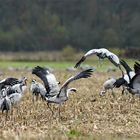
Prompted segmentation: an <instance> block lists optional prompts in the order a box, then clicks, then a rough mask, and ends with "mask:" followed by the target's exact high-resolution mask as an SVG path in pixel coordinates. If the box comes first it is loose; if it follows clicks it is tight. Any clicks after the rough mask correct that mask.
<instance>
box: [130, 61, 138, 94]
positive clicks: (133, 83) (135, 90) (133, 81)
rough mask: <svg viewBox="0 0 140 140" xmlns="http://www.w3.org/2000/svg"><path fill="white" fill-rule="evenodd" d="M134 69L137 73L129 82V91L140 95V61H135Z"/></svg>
mask: <svg viewBox="0 0 140 140" xmlns="http://www.w3.org/2000/svg"><path fill="white" fill-rule="evenodd" d="M134 70H135V73H136V74H135V76H134V77H133V78H132V79H131V80H130V83H129V84H128V91H129V92H130V93H131V94H133V95H139V96H140V64H139V63H137V62H135V64H134Z"/></svg>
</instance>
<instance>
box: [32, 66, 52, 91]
mask: <svg viewBox="0 0 140 140" xmlns="http://www.w3.org/2000/svg"><path fill="white" fill-rule="evenodd" d="M32 74H35V75H36V76H38V77H39V78H40V79H41V80H42V81H43V83H44V85H45V88H46V91H47V92H48V93H49V92H50V87H49V82H48V79H47V75H48V74H49V71H48V69H45V68H42V67H40V66H37V67H35V68H34V69H33V70H32Z"/></svg>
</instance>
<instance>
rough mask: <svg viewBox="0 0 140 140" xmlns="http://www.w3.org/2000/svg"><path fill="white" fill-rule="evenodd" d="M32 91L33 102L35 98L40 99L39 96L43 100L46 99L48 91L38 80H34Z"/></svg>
mask: <svg viewBox="0 0 140 140" xmlns="http://www.w3.org/2000/svg"><path fill="white" fill-rule="evenodd" d="M30 90H31V92H32V96H33V102H34V97H35V96H36V100H37V99H38V96H39V95H40V96H41V97H42V99H45V95H46V89H45V87H44V86H43V85H42V84H41V83H39V82H37V81H36V80H32V82H31V87H30Z"/></svg>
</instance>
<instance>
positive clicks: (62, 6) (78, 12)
mask: <svg viewBox="0 0 140 140" xmlns="http://www.w3.org/2000/svg"><path fill="white" fill-rule="evenodd" d="M139 35H140V1H139V0H24V1H19V0H4V1H3V0H0V50H1V51H43V50H62V49H63V48H64V47H66V46H71V47H73V48H75V49H76V50H88V49H90V48H99V47H106V48H108V47H109V48H111V47H114V48H125V47H126V48H129V47H135V48H138V47H139V46H140V37H139Z"/></svg>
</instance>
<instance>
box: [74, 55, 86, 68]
mask: <svg viewBox="0 0 140 140" xmlns="http://www.w3.org/2000/svg"><path fill="white" fill-rule="evenodd" d="M85 59H86V57H85V56H83V57H82V58H81V59H80V60H79V61H78V62H77V63H76V65H75V66H74V68H78V67H79V66H80V64H81V63H82V62H83V61H85Z"/></svg>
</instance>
